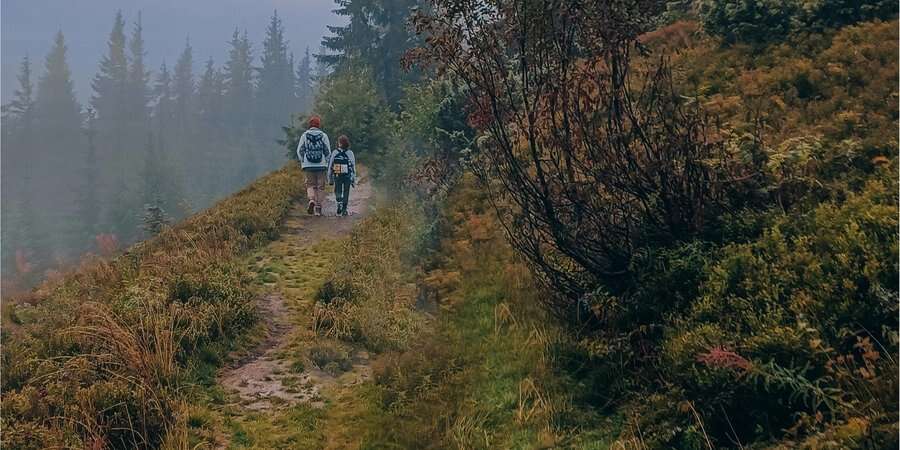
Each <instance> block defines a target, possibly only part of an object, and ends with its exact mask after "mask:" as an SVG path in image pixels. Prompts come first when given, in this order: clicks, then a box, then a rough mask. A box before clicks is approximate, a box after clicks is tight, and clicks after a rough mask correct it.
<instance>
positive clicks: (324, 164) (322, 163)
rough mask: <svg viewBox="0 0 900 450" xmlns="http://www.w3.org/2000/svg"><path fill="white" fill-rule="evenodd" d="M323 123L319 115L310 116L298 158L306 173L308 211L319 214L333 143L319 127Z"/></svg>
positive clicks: (298, 150) (301, 137) (299, 145)
mask: <svg viewBox="0 0 900 450" xmlns="http://www.w3.org/2000/svg"><path fill="white" fill-rule="evenodd" d="M321 125H322V119H320V118H319V116H312V117H310V118H309V129H308V130H306V131H304V132H303V135H302V136H300V142H299V143H298V144H297V159H298V160H299V161H300V168H301V169H303V173H304V174H305V175H306V198H308V199H309V205H308V206H307V208H306V212H307V213H308V214H315V215H317V216H321V215H322V199H324V198H325V179H326V172H327V169H328V161H329V159H330V157H331V143H330V142H328V135H327V134H325V133H324V132H323V131H322V130H320V129H319V127H320V126H321Z"/></svg>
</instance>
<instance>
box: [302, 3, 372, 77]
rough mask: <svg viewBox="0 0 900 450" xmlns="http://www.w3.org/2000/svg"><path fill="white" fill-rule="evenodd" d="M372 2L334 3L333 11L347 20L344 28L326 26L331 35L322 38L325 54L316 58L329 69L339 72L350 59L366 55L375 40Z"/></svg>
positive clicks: (321, 53) (370, 50)
mask: <svg viewBox="0 0 900 450" xmlns="http://www.w3.org/2000/svg"><path fill="white" fill-rule="evenodd" d="M375 1H376V0H335V1H334V2H335V3H336V4H337V5H338V7H337V8H336V9H334V10H333V12H334V13H335V14H337V15H339V16H345V17H348V18H349V21H348V23H347V25H344V26H330V25H329V26H328V27H327V28H328V31H329V32H331V34H332V35H331V36H325V37H323V38H322V46H323V47H324V48H325V50H326V52H327V53H326V52H320V53H319V54H318V55H316V59H317V60H318V61H319V62H320V63H322V64H324V65H326V66H328V67H329V68H332V69H342V68H344V67H345V66H346V65H347V64H349V62H350V61H351V60H352V59H354V58H362V57H364V56H365V55H370V54H371V53H372V50H373V49H374V44H375V42H376V41H377V40H378V32H377V31H376V29H375V25H374V19H373V15H374V12H375V7H376V6H375Z"/></svg>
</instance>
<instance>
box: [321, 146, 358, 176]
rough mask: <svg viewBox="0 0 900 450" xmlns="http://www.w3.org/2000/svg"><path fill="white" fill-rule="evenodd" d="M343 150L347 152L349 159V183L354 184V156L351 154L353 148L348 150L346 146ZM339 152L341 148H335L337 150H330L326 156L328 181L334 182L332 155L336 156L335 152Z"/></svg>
mask: <svg viewBox="0 0 900 450" xmlns="http://www.w3.org/2000/svg"><path fill="white" fill-rule="evenodd" d="M344 151H345V152H347V158H349V159H350V167H349V170H348V172H349V175H350V184H354V185H355V184H356V157H355V156H353V150H350V149H349V148H348V149H346V150H344ZM340 152H341V150H340V149H337V150H335V151H333V152H331V156H330V157H329V158H328V182H329V183H333V182H334V170H333V166H334V157H335V156H337V154H338V153H340Z"/></svg>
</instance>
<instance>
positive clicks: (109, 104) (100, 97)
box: [91, 11, 128, 147]
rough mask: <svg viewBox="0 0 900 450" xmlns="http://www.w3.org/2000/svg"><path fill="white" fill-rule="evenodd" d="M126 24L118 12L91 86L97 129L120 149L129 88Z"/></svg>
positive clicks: (120, 12)
mask: <svg viewBox="0 0 900 450" xmlns="http://www.w3.org/2000/svg"><path fill="white" fill-rule="evenodd" d="M125 50H126V49H125V20H124V19H123V18H122V11H118V12H116V16H115V19H114V20H113V28H112V31H110V33H109V39H108V41H107V54H106V55H104V56H103V58H102V59H101V60H100V67H99V69H98V72H97V75H95V76H94V79H93V81H92V82H91V87H92V88H93V90H94V94H93V95H92V97H91V106H93V109H94V111H96V113H97V126H98V128H99V131H100V132H101V133H103V134H104V136H106V137H108V138H111V139H110V140H111V142H110V143H111V144H112V145H113V146H114V147H118V146H119V145H121V141H122V132H123V124H124V121H125V117H126V116H125V104H126V100H125V98H126V91H127V88H128V59H127V57H126V55H125Z"/></svg>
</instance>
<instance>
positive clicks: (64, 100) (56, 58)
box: [34, 31, 81, 144]
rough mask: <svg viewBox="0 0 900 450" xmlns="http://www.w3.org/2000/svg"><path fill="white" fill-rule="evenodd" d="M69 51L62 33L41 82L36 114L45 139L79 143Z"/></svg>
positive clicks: (76, 104)
mask: <svg viewBox="0 0 900 450" xmlns="http://www.w3.org/2000/svg"><path fill="white" fill-rule="evenodd" d="M66 52H67V47H66V39H65V37H64V36H63V33H62V31H59V32H57V33H56V38H55V39H54V42H53V48H52V49H51V50H50V53H48V54H47V59H46V64H45V72H44V75H43V76H42V77H41V78H40V80H39V81H38V89H37V92H36V94H35V104H34V111H35V117H36V118H37V120H38V121H39V123H40V127H41V129H42V132H41V134H42V135H43V137H44V138H45V139H53V140H57V141H58V142H64V140H65V139H71V140H72V142H76V141H78V138H77V136H78V134H79V130H80V128H81V106H79V104H78V101H77V100H76V99H75V90H74V88H73V86H72V72H71V70H69V63H68V61H67V60H66ZM72 142H69V143H70V144H71V143H72Z"/></svg>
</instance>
